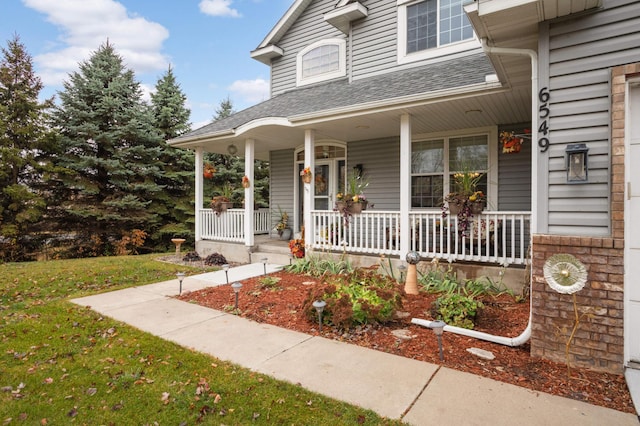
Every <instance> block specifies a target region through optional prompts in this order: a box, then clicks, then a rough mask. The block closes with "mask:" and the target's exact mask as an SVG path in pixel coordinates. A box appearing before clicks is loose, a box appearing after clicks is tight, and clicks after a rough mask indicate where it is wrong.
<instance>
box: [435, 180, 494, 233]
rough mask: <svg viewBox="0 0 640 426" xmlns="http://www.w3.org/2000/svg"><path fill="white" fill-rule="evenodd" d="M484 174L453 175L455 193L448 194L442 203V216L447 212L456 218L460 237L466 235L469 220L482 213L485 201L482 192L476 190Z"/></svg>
mask: <svg viewBox="0 0 640 426" xmlns="http://www.w3.org/2000/svg"><path fill="white" fill-rule="evenodd" d="M483 176H484V173H480V172H474V171H468V170H466V171H464V172H460V173H455V174H454V175H453V179H454V185H455V188H456V191H455V192H451V193H449V194H448V195H447V196H446V197H445V198H444V201H445V202H446V204H445V205H444V206H443V216H446V214H447V211H448V212H450V213H451V214H454V215H456V216H457V217H458V232H459V233H460V235H468V232H469V231H468V229H469V220H470V219H469V218H470V217H472V216H473V215H477V214H480V213H482V210H484V208H485V206H486V203H487V199H486V197H485V195H484V193H483V192H482V191H479V190H477V186H478V182H480V179H482V177H483Z"/></svg>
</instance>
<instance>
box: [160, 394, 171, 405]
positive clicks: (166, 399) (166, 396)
mask: <svg viewBox="0 0 640 426" xmlns="http://www.w3.org/2000/svg"><path fill="white" fill-rule="evenodd" d="M169 396H170V394H169V392H162V398H160V401H162V403H163V404H164V405H167V404H168V403H169Z"/></svg>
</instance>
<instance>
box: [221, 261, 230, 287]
mask: <svg viewBox="0 0 640 426" xmlns="http://www.w3.org/2000/svg"><path fill="white" fill-rule="evenodd" d="M222 270H224V274H225V276H226V277H227V284H229V264H228V263H225V264H224V265H222Z"/></svg>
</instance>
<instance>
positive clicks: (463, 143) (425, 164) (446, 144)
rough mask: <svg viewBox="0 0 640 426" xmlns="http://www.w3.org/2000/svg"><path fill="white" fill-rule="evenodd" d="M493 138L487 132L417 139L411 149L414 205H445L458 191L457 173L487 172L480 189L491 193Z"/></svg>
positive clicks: (412, 200) (426, 206) (412, 197)
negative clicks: (446, 197)
mask: <svg viewBox="0 0 640 426" xmlns="http://www.w3.org/2000/svg"><path fill="white" fill-rule="evenodd" d="M488 170H489V138H488V136H487V135H473V136H459V137H446V138H438V139H431V140H424V141H418V142H414V143H413V144H412V148H411V207H418V208H419V207H425V208H429V207H433V208H435V207H441V206H442V204H443V202H444V197H445V195H446V194H448V193H449V192H452V191H454V190H455V188H454V187H453V183H454V180H453V175H454V174H455V173H458V172H462V171H476V172H480V173H484V176H483V177H482V179H481V181H480V182H479V184H478V189H479V190H481V191H483V192H484V193H485V194H488V192H489V191H488V184H487V183H488V179H487V172H488Z"/></svg>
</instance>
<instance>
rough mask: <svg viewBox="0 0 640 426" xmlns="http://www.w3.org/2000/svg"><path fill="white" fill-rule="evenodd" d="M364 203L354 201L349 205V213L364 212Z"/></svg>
mask: <svg viewBox="0 0 640 426" xmlns="http://www.w3.org/2000/svg"><path fill="white" fill-rule="evenodd" d="M362 210H363V209H362V203H353V204H351V205H350V206H349V213H351V214H358V213H362Z"/></svg>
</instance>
